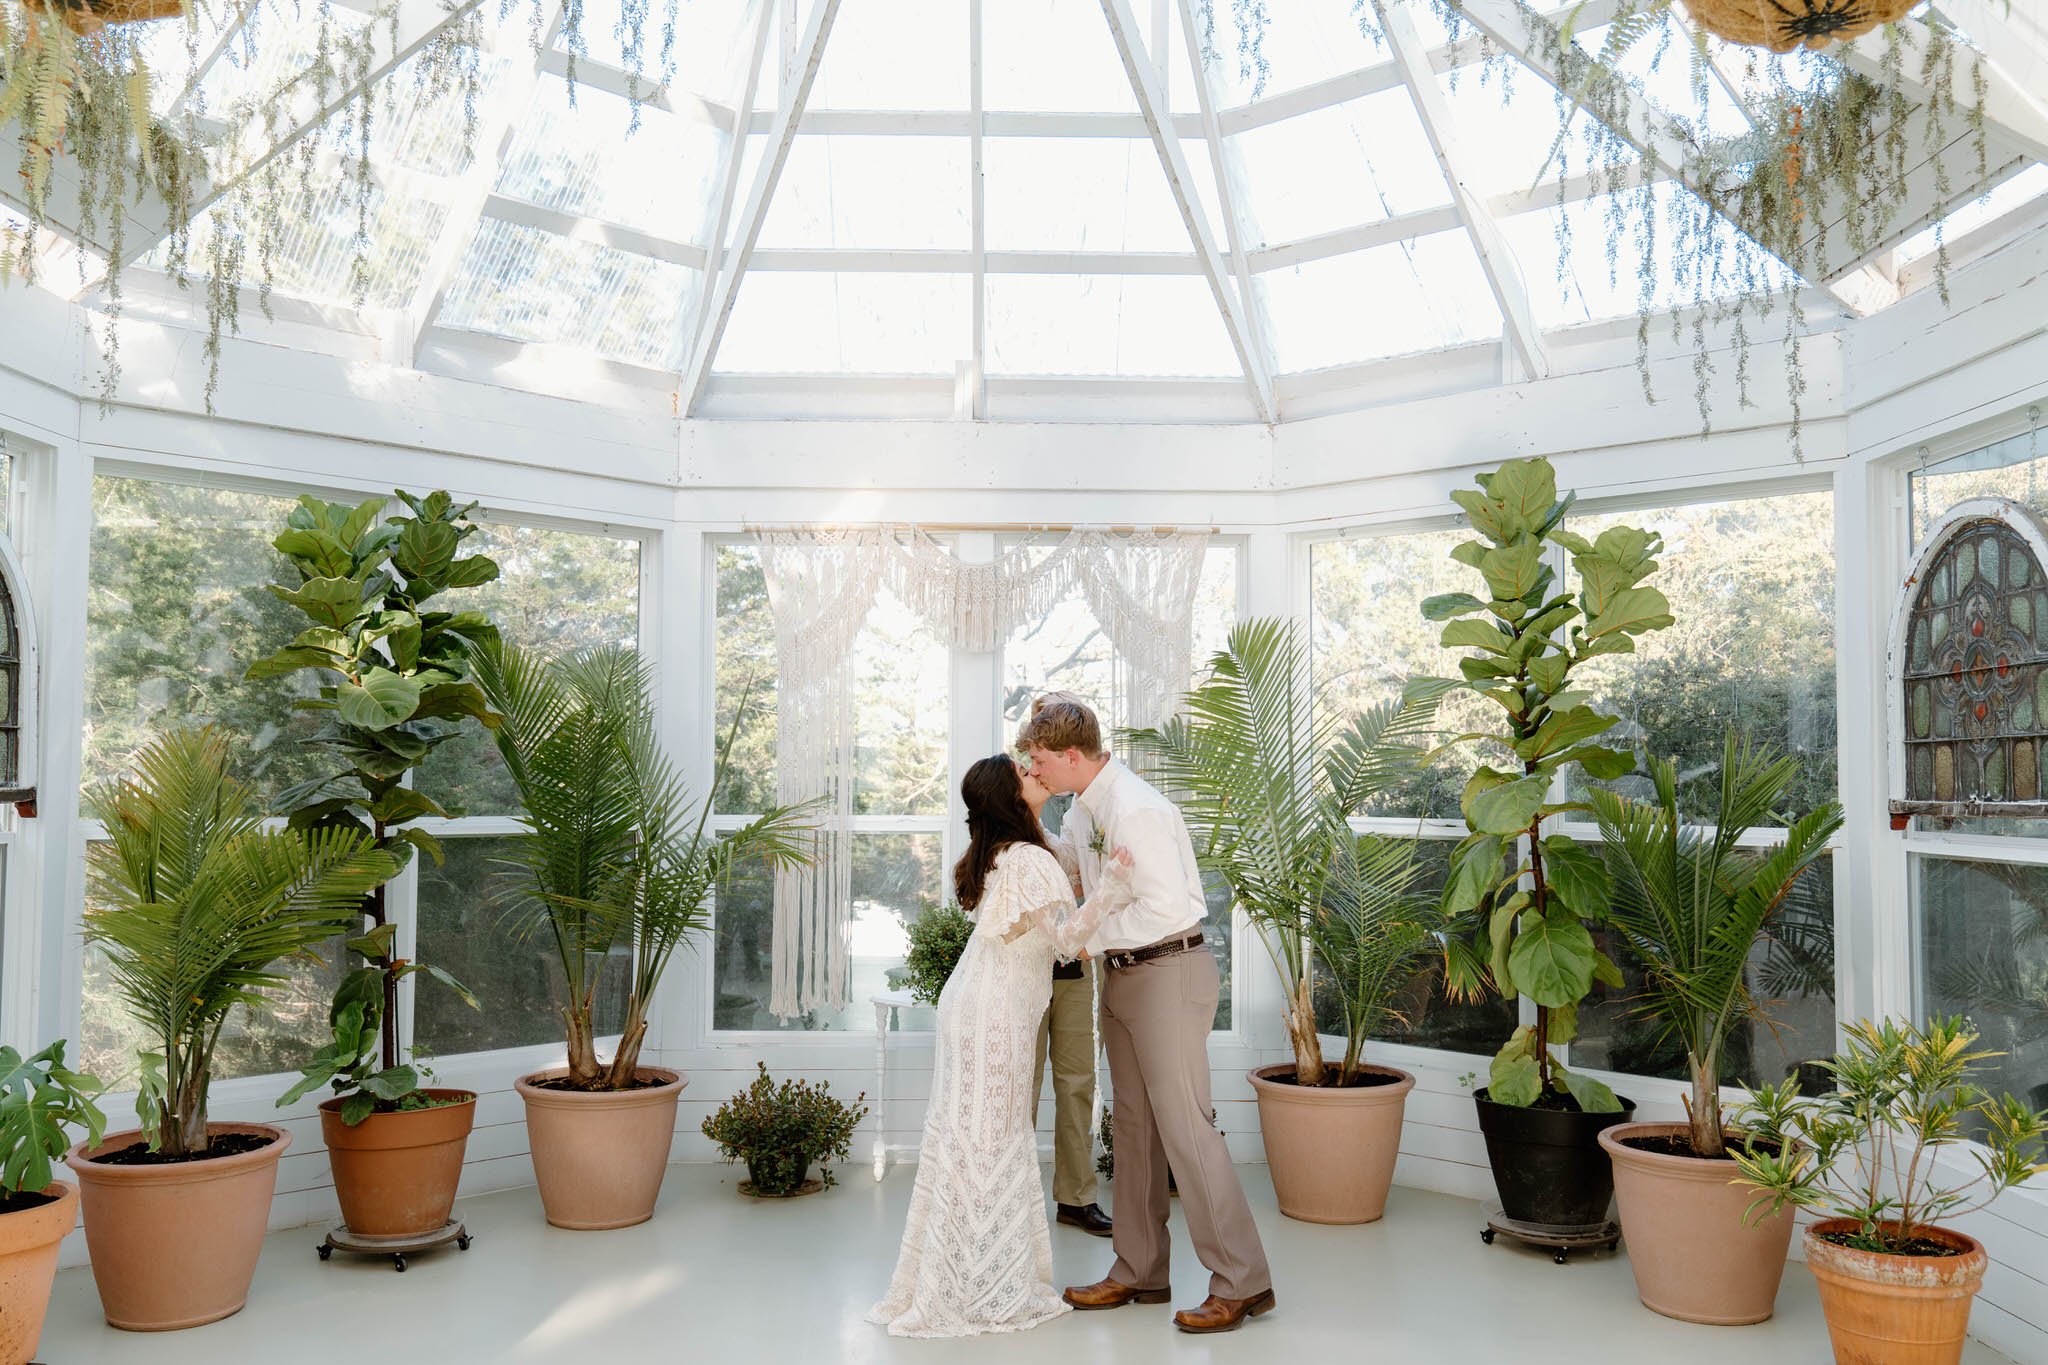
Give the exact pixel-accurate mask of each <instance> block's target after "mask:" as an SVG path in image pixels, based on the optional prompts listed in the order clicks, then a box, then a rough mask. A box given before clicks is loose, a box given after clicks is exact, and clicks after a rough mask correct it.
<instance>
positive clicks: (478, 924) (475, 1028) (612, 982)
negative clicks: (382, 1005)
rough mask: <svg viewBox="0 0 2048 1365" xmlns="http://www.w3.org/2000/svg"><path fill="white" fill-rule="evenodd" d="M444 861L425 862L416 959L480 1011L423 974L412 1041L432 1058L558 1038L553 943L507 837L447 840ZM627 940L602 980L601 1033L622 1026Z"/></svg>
mask: <svg viewBox="0 0 2048 1365" xmlns="http://www.w3.org/2000/svg"><path fill="white" fill-rule="evenodd" d="M442 847H443V849H444V850H445V851H446V853H447V861H446V862H445V863H443V864H441V865H440V866H439V867H436V866H434V863H433V860H432V859H423V860H421V862H420V873H419V878H420V893H419V894H420V899H419V955H420V961H422V962H428V963H432V964H433V965H434V966H436V967H440V968H442V969H443V970H444V971H446V972H448V973H449V974H450V975H451V976H453V977H454V978H455V979H456V980H457V981H460V982H461V983H462V984H463V985H465V986H467V987H468V988H469V990H470V993H471V994H472V995H474V996H476V998H477V1003H478V1004H479V1005H481V1006H482V1007H483V1008H482V1009H480V1010H473V1009H471V1008H470V1007H469V1006H468V1005H465V1004H464V1003H462V1000H461V998H460V997H459V996H457V995H456V994H455V993H454V992H453V991H451V990H449V989H448V988H447V987H445V986H443V985H441V984H440V983H439V982H437V981H433V980H430V979H429V978H427V977H425V976H419V977H415V978H413V980H414V995H413V1039H414V1045H415V1046H416V1047H417V1048H418V1049H420V1050H422V1051H424V1052H425V1053H426V1054H427V1055H428V1056H430V1057H448V1056H453V1055H455V1054H456V1053H459V1052H488V1051H491V1050H492V1049H494V1048H502V1047H527V1046H532V1045H537V1044H542V1043H554V1044H559V1043H561V1041H562V1036H563V1034H562V1015H561V1011H562V1007H563V1005H564V1004H565V1003H566V1000H567V996H566V993H565V988H564V985H563V978H562V968H561V965H560V963H559V962H558V961H557V960H556V955H555V947H554V939H553V937H552V936H551V935H550V934H549V932H548V929H547V925H546V924H545V923H544V922H542V921H541V920H539V919H537V918H535V915H536V906H535V903H534V901H533V900H532V898H531V897H528V896H525V895H523V894H521V893H520V891H521V888H522V887H523V886H524V879H523V874H522V873H520V872H518V871H516V870H515V869H513V868H509V867H507V866H505V863H504V860H505V859H507V858H509V857H511V856H512V851H513V846H512V841H511V840H509V839H446V840H444V841H443V842H442ZM632 971H633V956H632V947H631V945H630V944H626V943H622V944H619V945H616V946H615V947H614V948H613V950H612V954H611V957H610V959H609V960H608V961H607V962H606V963H605V967H604V972H603V974H602V977H601V978H600V980H599V983H598V1003H597V1031H598V1034H599V1036H604V1035H607V1034H616V1033H617V1032H618V1031H619V1030H620V1028H622V1027H623V1021H624V1019H625V1012H626V996H627V994H628V992H629V991H630V989H631V986H632V980H631V978H632Z"/></svg>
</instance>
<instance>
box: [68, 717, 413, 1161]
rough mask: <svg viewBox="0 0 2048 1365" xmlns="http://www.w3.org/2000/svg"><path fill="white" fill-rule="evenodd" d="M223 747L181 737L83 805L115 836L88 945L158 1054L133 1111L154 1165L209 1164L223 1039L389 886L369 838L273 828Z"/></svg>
mask: <svg viewBox="0 0 2048 1365" xmlns="http://www.w3.org/2000/svg"><path fill="white" fill-rule="evenodd" d="M228 766H229V765H228V743H227V740H226V739H225V738H224V737H223V736H222V735H220V734H219V733H217V732H216V731H214V730H212V729H211V728H202V729H180V730H172V731H169V732H167V733H166V734H164V735H162V736H160V737H159V738H157V739H156V740H154V741H152V742H151V743H150V744H149V745H147V746H146V747H145V748H143V750H142V751H141V752H140V753H139V754H137V755H136V758H135V765H134V771H133V773H132V775H130V776H126V777H118V778H113V779H110V780H108V781H106V782H104V783H102V784H100V785H99V786H98V787H97V788H95V789H94V790H92V791H91V792H89V793H88V794H87V796H86V799H85V807H86V811H87V813H88V814H90V815H91V816H93V817H94V818H95V819H97V820H99V821H100V822H101V823H102V824H103V825H105V826H106V831H107V837H106V840H105V841H104V842H96V843H94V844H93V845H92V847H91V849H90V851H89V852H88V853H87V855H86V875H87V879H88V883H89V899H88V903H87V906H86V911H85V938H86V942H87V943H89V944H93V945H96V946H97V947H98V948H99V949H100V950H101V952H102V953H104V954H105V957H106V963H107V968H108V970H109V971H110V972H111V973H112V975H113V978H114V985H115V990H116V992H117V993H118V994H119V995H120V997H121V999H122V1000H123V1001H124V1002H125V1003H126V1005H127V1007H128V1008H129V1010H130V1011H132V1012H133V1014H134V1016H135V1018H136V1020H137V1021H138V1022H139V1023H141V1024H142V1025H143V1027H144V1028H145V1029H146V1030H147V1031H148V1033H149V1034H150V1036H151V1037H152V1038H153V1039H154V1040H155V1042H156V1047H155V1050H154V1051H150V1052H145V1053H143V1054H142V1082H141V1086H140V1090H139V1093H138V1095H137V1098H136V1102H135V1106H136V1112H137V1114H138V1115H140V1117H141V1119H142V1126H143V1130H144V1134H145V1136H146V1138H147V1139H148V1142H149V1146H150V1149H151V1150H152V1151H163V1152H168V1153H170V1154H172V1155H176V1156H194V1155H199V1154H203V1153H204V1152H205V1151H206V1149H207V1132H206V1094H207V1086H208V1083H209V1082H210V1080H211V1078H212V1070H213V1053H214V1047H215V1045H216V1044H217V1043H218V1042H219V1041H220V1033H221V1027H222V1025H223V1024H225V1023H226V1022H227V1019H228V1016H229V1015H230V1014H232V1013H233V1012H234V1010H235V1008H236V1007H237V1006H242V1007H244V1008H248V1009H260V1008H261V1007H262V1006H263V1004H264V1001H265V997H266V996H267V995H268V994H269V993H270V992H272V991H275V990H277V989H278V988H280V987H282V986H283V985H285V984H286V983H285V977H284V975H283V974H282V973H281V972H279V971H278V970H277V964H278V963H279V962H281V961H284V960H286V959H291V958H302V959H303V958H311V957H312V956H313V951H312V950H313V948H314V946H315V945H317V944H320V943H323V942H325V941H327V940H328V939H331V938H333V937H334V936H335V935H336V934H338V933H341V932H342V931H344V930H346V929H348V928H350V927H351V926H352V925H353V924H354V923H355V918H356V915H357V914H358V912H359V911H360V910H361V907H362V902H363V897H364V896H366V895H368V894H369V893H370V892H371V890H373V889H374V888H376V887H378V886H381V885H382V884H383V883H384V882H385V881H387V880H389V879H390V877H391V876H392V875H393V874H394V872H395V871H396V868H395V867H394V865H393V863H392V859H391V856H390V855H389V854H388V853H385V852H383V851H381V850H379V849H376V848H374V847H372V846H371V842H370V837H369V836H368V835H367V834H365V833H363V832H362V831H360V830H355V829H349V828H344V827H338V826H331V827H328V828H324V829H289V828H284V829H278V828H266V826H265V823H264V816H263V806H262V803H261V802H260V801H259V800H258V799H257V797H256V794H255V792H254V791H252V790H251V789H250V788H249V787H248V786H247V785H246V784H244V783H243V782H241V781H239V780H238V779H236V778H235V777H233V776H231V775H230V773H229V771H228Z"/></svg>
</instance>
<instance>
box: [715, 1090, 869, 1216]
mask: <svg viewBox="0 0 2048 1365" xmlns="http://www.w3.org/2000/svg"><path fill="white" fill-rule="evenodd" d="M755 1065H756V1066H757V1067H758V1068H759V1074H758V1075H757V1076H755V1078H754V1081H753V1084H751V1085H749V1086H748V1087H747V1088H746V1089H745V1090H742V1091H741V1092H740V1093H739V1094H737V1095H735V1096H733V1097H732V1098H731V1099H729V1100H727V1101H726V1102H725V1103H724V1104H722V1105H720V1106H719V1107H718V1112H717V1113H715V1114H713V1115H712V1116H711V1117H710V1118H707V1119H705V1120H704V1123H703V1131H704V1136H705V1137H708V1138H710V1139H711V1140H712V1141H713V1142H715V1143H717V1144H718V1150H719V1153H720V1154H721V1155H722V1156H724V1158H725V1159H726V1160H727V1161H744V1162H746V1163H747V1178H748V1180H749V1181H750V1182H751V1183H752V1191H751V1192H752V1193H754V1194H757V1195H769V1196H779V1195H791V1194H798V1193H801V1192H802V1190H803V1187H804V1184H805V1182H806V1181H807V1180H808V1179H809V1177H810V1171H811V1167H812V1166H813V1165H814V1164H817V1163H821V1162H822V1163H824V1164H823V1168H822V1169H821V1171H820V1173H819V1174H820V1179H821V1181H822V1187H823V1188H827V1189H829V1188H830V1187H831V1186H833V1185H835V1184H837V1183H838V1179H837V1177H836V1176H835V1175H834V1174H833V1170H832V1163H833V1162H837V1161H844V1160H846V1159H847V1155H848V1152H849V1148H850V1144H851V1143H852V1141H853V1135H854V1132H855V1130H856V1129H858V1128H859V1127H860V1121H861V1120H862V1119H863V1118H865V1117H867V1114H868V1107H867V1105H866V1104H865V1103H864V1101H865V1100H866V1099H867V1095H866V1094H865V1093H863V1094H861V1095H857V1096H855V1097H854V1101H853V1103H852V1104H847V1103H845V1102H844V1101H842V1100H839V1099H835V1098H834V1097H833V1095H832V1087H831V1085H830V1084H819V1085H813V1084H811V1082H809V1081H795V1080H789V1079H786V1078H785V1079H784V1080H783V1081H782V1082H781V1083H780V1084H777V1083H776V1082H774V1081H773V1080H770V1079H769V1076H768V1064H767V1063H766V1062H757V1063H755Z"/></svg>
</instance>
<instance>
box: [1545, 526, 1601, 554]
mask: <svg viewBox="0 0 2048 1365" xmlns="http://www.w3.org/2000/svg"><path fill="white" fill-rule="evenodd" d="M1550 539H1551V540H1553V541H1555V542H1557V543H1558V544H1559V545H1562V546H1564V548H1565V549H1566V550H1567V551H1568V552H1569V553H1571V554H1575V555H1589V554H1591V553H1593V542H1592V541H1590V540H1588V539H1586V538H1585V537H1584V536H1582V535H1580V534H1579V533H1578V532H1577V531H1567V530H1564V529H1563V528H1562V527H1553V528H1551V531H1550Z"/></svg>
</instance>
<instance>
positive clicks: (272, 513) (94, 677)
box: [85, 476, 323, 797]
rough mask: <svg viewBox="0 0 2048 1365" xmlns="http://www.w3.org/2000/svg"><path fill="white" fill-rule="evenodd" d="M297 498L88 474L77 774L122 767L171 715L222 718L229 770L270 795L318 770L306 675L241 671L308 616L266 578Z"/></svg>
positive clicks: (178, 721)
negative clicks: (80, 764)
mask: <svg viewBox="0 0 2048 1365" xmlns="http://www.w3.org/2000/svg"><path fill="white" fill-rule="evenodd" d="M291 508H292V503H291V500H289V499H286V498H273V497H266V496H264V495H262V494H259V493H237V492H225V491H222V490H219V489H212V488H195V487H188V486H185V485H181V484H169V483H150V482H145V481H143V480H140V479H122V478H113V477H109V476H100V477H97V478H95V479H94V480H93V531H92V551H91V566H90V568H89V570H88V579H87V589H86V593H87V596H86V665H85V667H86V683H85V780H86V782H87V784H88V785H90V784H91V783H93V782H96V781H99V780H102V779H104V778H108V777H112V776H115V775H117V774H119V773H122V772H124V771H126V770H127V767H128V764H129V762H130V760H131V759H132V758H133V757H134V755H135V752H136V750H138V749H140V748H141V747H142V746H143V745H144V744H146V743H147V742H148V741H149V740H150V739H151V738H152V737H153V736H155V735H156V734H158V733H160V732H161V731H164V730H167V729H170V728H172V727H175V726H178V725H188V724H189V725H197V724H212V725H217V726H219V727H220V728H221V729H222V730H223V731H225V732H226V733H227V734H228V735H229V736H230V737H232V739H233V740H234V741H235V742H234V748H233V753H234V762H235V767H236V770H237V772H238V773H239V774H240V775H241V776H243V777H245V778H248V779H249V780H251V781H252V782H254V783H255V784H256V787H257V789H258V791H259V792H261V793H262V794H263V795H265V796H266V797H267V796H271V795H274V794H275V793H276V792H277V791H278V790H279V789H281V788H283V787H286V786H289V785H290V784H291V783H293V782H297V781H301V780H303V779H305V778H307V777H310V776H313V775H314V774H315V773H316V771H318V770H319V769H320V768H321V767H322V766H323V765H322V763H321V757H322V756H321V754H320V751H318V750H316V749H311V748H308V747H307V746H306V744H305V739H306V737H307V736H308V735H310V734H312V733H313V732H314V730H315V729H317V728H318V721H317V719H316V718H315V717H314V716H313V715H312V714H311V713H307V712H294V711H293V710H292V703H293V701H294V700H295V699H297V698H300V697H307V696H311V695H313V693H314V692H315V691H316V689H317V682H316V681H315V678H314V675H312V674H310V673H298V674H293V675H291V676H290V677H285V678H273V679H265V680H263V681H260V682H248V681H245V680H244V679H243V677H242V674H243V671H244V670H245V669H247V668H248V666H249V665H250V664H252V663H254V662H256V661H257V660H258V659H261V658H264V657H266V656H268V655H269V654H270V653H271V652H272V651H274V650H276V649H278V648H280V647H282V646H283V645H286V644H288V643H290V641H291V639H292V637H293V636H295V635H297V634H298V633H299V631H300V630H301V629H303V628H304V626H305V624H306V622H305V618H304V616H302V615H301V614H300V612H299V611H298V609H297V608H295V607H293V606H290V605H289V604H287V603H285V602H282V601H280V600H278V598H277V597H275V596H274V595H272V594H271V593H270V591H269V590H268V588H267V586H266V585H267V584H269V583H270V582H271V581H272V579H273V578H274V577H277V576H280V575H283V574H285V573H286V572H287V568H286V564H285V561H284V559H283V558H282V556H280V555H279V554H278V553H277V552H276V551H275V550H273V549H272V548H271V546H270V542H271V539H272V538H273V537H274V536H275V535H276V534H277V533H278V532H279V531H280V530H282V529H283V527H284V520H285V516H286V514H287V513H289V512H290V510H291Z"/></svg>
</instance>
